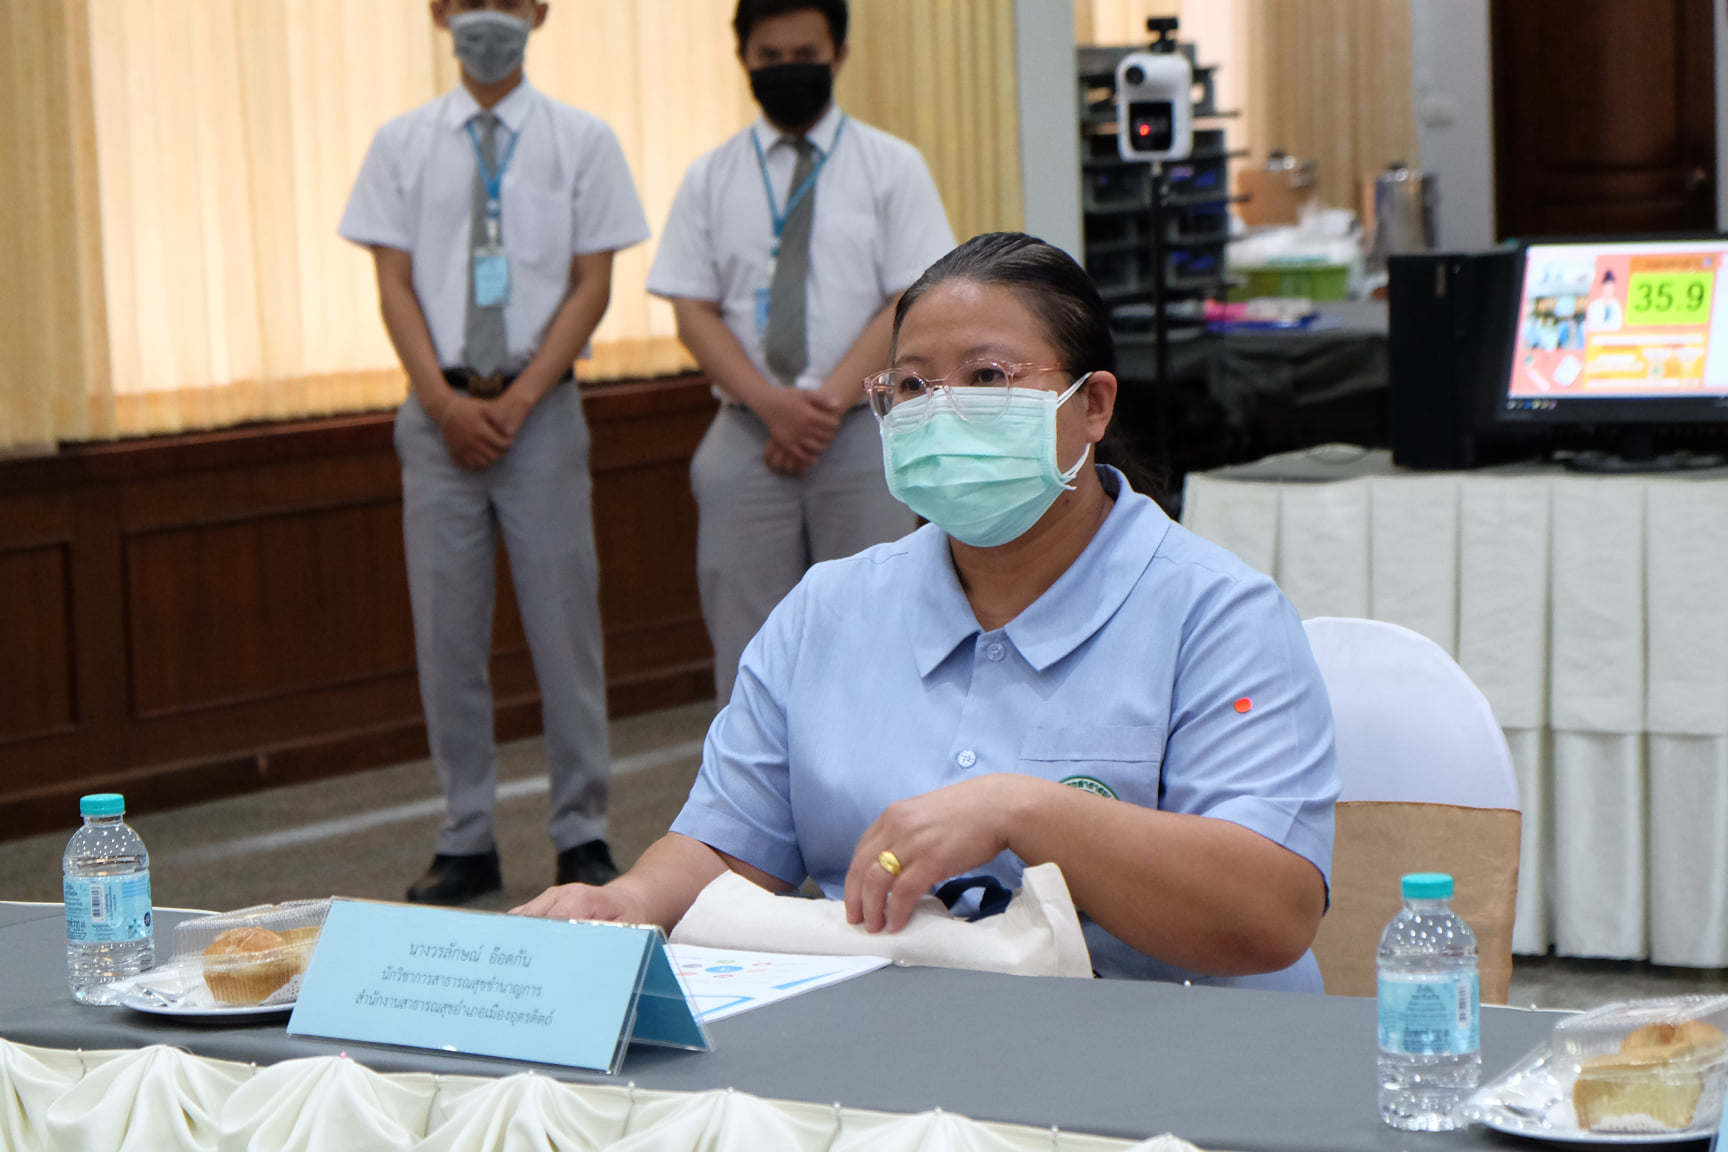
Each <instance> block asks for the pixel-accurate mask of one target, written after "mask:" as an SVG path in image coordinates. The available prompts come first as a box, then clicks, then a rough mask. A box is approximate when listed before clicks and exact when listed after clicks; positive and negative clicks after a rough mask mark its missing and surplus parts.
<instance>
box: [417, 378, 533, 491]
mask: <svg viewBox="0 0 1728 1152" xmlns="http://www.w3.org/2000/svg"><path fill="white" fill-rule="evenodd" d="M522 394H523V393H521V392H519V391H517V390H515V389H512V390H511V391H509V392H505V393H504V394H503V395H501V396H495V397H493V398H492V399H490V400H481V399H479V398H478V397H474V396H468V395H464V394H463V393H460V392H452V393H451V395H450V399H449V401H448V402H447V403H446V404H445V405H444V407H443V409H442V410H441V411H440V412H439V413H438V417H437V419H438V429H439V431H440V432H442V433H443V435H444V444H445V446H446V447H447V448H449V449H450V458H451V459H453V460H455V461H456V463H457V465H458V466H459V467H461V468H464V469H467V470H468V471H470V472H481V471H484V470H485V469H487V468H490V467H492V465H494V464H496V463H498V461H499V460H501V459H503V457H504V453H506V452H508V451H510V446H511V445H512V444H514V443H515V442H516V433H517V432H518V431H519V430H520V429H521V427H522V422H523V421H524V420H526V419H527V418H528V406H527V405H526V404H524V403H523V402H522V401H521V400H520V399H518V398H517V397H519V396H520V395H522Z"/></svg>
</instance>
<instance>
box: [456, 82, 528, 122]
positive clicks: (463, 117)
mask: <svg viewBox="0 0 1728 1152" xmlns="http://www.w3.org/2000/svg"><path fill="white" fill-rule="evenodd" d="M536 96H537V93H536V92H535V90H534V86H533V85H532V84H529V83H528V78H527V77H526V76H524V77H523V78H522V83H520V84H518V85H516V87H514V88H512V89H511V90H510V95H508V96H506V97H504V99H502V100H500V101H498V103H496V104H494V105H493V106H492V114H493V115H494V116H496V117H498V122H499V123H500V124H502V125H504V127H505V128H507V129H508V130H509V131H511V132H520V131H522V125H523V124H524V123H525V122H526V121H527V119H528V112H529V110H530V109H531V108H533V106H534V100H535V97H536ZM479 112H480V102H479V101H478V100H476V99H474V94H473V93H472V92H470V91H468V88H467V86H466V85H463V84H458V85H456V87H454V88H452V89H451V90H450V92H449V94H448V95H447V96H446V97H445V98H444V126H445V127H446V128H448V129H450V130H451V131H461V130H462V129H463V127H464V126H465V125H467V123H468V121H470V120H472V119H474V117H475V116H476V115H478V114H479Z"/></svg>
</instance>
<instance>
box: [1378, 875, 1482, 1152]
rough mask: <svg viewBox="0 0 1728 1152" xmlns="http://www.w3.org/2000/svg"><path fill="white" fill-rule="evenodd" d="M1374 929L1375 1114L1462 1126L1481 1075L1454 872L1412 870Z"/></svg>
mask: <svg viewBox="0 0 1728 1152" xmlns="http://www.w3.org/2000/svg"><path fill="white" fill-rule="evenodd" d="M1402 887H1403V893H1404V908H1403V910H1402V911H1400V912H1399V913H1398V915H1397V916H1396V917H1394V918H1393V920H1392V923H1390V924H1388V925H1386V931H1384V932H1382V933H1381V934H1380V952H1379V959H1380V980H1379V985H1380V1118H1381V1119H1382V1120H1384V1121H1385V1122H1386V1123H1388V1124H1390V1125H1391V1126H1392V1127H1394V1128H1403V1129H1407V1130H1411V1131H1423V1132H1444V1131H1448V1130H1450V1129H1453V1128H1462V1127H1463V1126H1464V1125H1465V1123H1466V1121H1465V1119H1464V1116H1463V1104H1464V1100H1465V1098H1466V1097H1468V1096H1469V1095H1470V1092H1471V1090H1472V1089H1474V1088H1475V1087H1476V1081H1477V1079H1478V1078H1479V1077H1480V1076H1481V1074H1482V1024H1481V1020H1482V992H1481V983H1480V978H1479V976H1478V974H1477V970H1476V934H1475V933H1474V932H1472V931H1470V926H1469V925H1468V924H1466V923H1464V921H1462V920H1460V919H1459V918H1458V916H1457V915H1456V914H1455V913H1454V912H1453V911H1452V905H1451V899H1452V877H1450V876H1448V875H1446V874H1445V873H1443V872H1413V873H1411V874H1410V875H1408V876H1406V877H1404V880H1403V885H1402Z"/></svg>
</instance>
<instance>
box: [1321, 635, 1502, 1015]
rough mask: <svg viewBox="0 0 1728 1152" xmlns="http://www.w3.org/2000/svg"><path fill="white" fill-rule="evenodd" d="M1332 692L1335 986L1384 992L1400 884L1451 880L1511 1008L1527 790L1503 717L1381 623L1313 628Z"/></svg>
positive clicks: (1492, 993)
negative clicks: (1410, 879)
mask: <svg viewBox="0 0 1728 1152" xmlns="http://www.w3.org/2000/svg"><path fill="white" fill-rule="evenodd" d="M1303 626H1304V628H1305V629H1306V630H1307V633H1308V642H1309V645H1310V646H1311V647H1312V648H1313V650H1314V658H1315V661H1316V662H1317V663H1318V664H1319V665H1320V675H1321V676H1322V678H1323V679H1324V680H1325V682H1326V691H1327V694H1328V695H1329V696H1331V698H1332V718H1333V724H1334V727H1335V729H1336V733H1337V745H1338V772H1339V776H1340V777H1341V781H1342V788H1341V792H1340V795H1339V803H1338V809H1337V835H1336V837H1335V840H1334V847H1333V856H1332V903H1331V908H1330V909H1329V910H1328V912H1327V914H1326V919H1325V920H1324V921H1323V922H1322V923H1321V927H1320V934H1319V936H1317V937H1316V939H1315V941H1314V955H1315V958H1316V959H1317V960H1319V962H1320V971H1321V975H1322V977H1323V978H1324V980H1325V983H1326V991H1327V992H1330V993H1333V994H1334V995H1357V996H1371V995H1373V994H1374V985H1375V971H1374V951H1375V947H1376V946H1377V944H1378V943H1379V938H1380V932H1381V930H1382V929H1383V928H1384V927H1385V926H1386V924H1387V922H1388V921H1390V920H1391V919H1392V917H1393V916H1395V915H1396V914H1397V912H1398V908H1399V905H1400V896H1399V892H1398V878H1399V877H1400V876H1402V875H1403V874H1404V873H1406V872H1448V873H1450V874H1451V875H1452V877H1453V879H1454V882H1455V886H1456V892H1457V895H1456V896H1455V898H1454V900H1453V908H1454V909H1455V910H1456V911H1457V912H1458V914H1459V915H1460V916H1462V917H1463V918H1464V920H1465V921H1466V922H1467V923H1468V924H1469V925H1470V927H1471V928H1472V929H1473V930H1474V931H1475V933H1476V939H1477V946H1478V948H1479V950H1480V953H1481V969H1482V999H1483V1001H1484V1002H1486V1003H1498V1004H1503V1003H1505V1002H1506V987H1507V984H1508V982H1509V981H1510V979H1511V974H1512V919H1513V913H1514V907H1515V905H1516V903H1517V895H1518V837H1519V823H1520V820H1521V817H1520V815H1519V811H1518V782H1517V778H1516V776H1515V775H1514V773H1513V768H1512V755H1511V753H1510V752H1509V751H1508V750H1507V747H1506V738H1505V736H1504V735H1503V734H1502V733H1501V731H1500V726H1499V725H1498V724H1497V723H1495V720H1494V713H1493V710H1492V709H1491V708H1490V707H1489V705H1488V701H1487V699H1486V698H1484V697H1483V695H1482V693H1481V691H1480V690H1478V689H1477V687H1476V686H1475V685H1474V684H1472V683H1471V682H1470V678H1469V677H1468V676H1466V675H1465V674H1464V670H1463V669H1462V668H1460V667H1458V665H1457V663H1455V662H1454V661H1453V660H1452V658H1451V657H1450V656H1448V655H1446V652H1445V651H1444V650H1443V649H1442V648H1441V647H1440V646H1439V645H1437V644H1435V643H1434V642H1433V641H1431V640H1429V639H1427V638H1426V637H1424V636H1422V635H1420V634H1418V633H1416V632H1412V631H1410V630H1409V629H1408V628H1402V627H1399V626H1398V625H1396V624H1387V623H1385V622H1383V621H1379V620H1350V619H1337V618H1332V617H1319V618H1316V619H1313V620H1308V621H1305V622H1304V625H1303Z"/></svg>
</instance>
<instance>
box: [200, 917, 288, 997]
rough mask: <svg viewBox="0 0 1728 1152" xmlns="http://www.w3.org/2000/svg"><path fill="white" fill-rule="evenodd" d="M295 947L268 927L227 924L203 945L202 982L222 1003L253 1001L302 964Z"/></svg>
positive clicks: (277, 986) (285, 978)
mask: <svg viewBox="0 0 1728 1152" xmlns="http://www.w3.org/2000/svg"><path fill="white" fill-rule="evenodd" d="M304 957H305V950H304V947H301V948H295V947H294V946H292V945H291V944H290V943H289V942H288V940H286V939H285V938H283V937H282V936H281V935H280V934H278V933H275V932H272V931H270V929H268V928H259V927H256V926H252V925H243V926H241V927H239V928H230V929H228V931H226V932H224V933H222V934H221V935H220V936H218V937H216V939H214V940H212V941H211V942H210V946H209V947H208V948H206V949H204V985H205V987H207V988H209V989H210V995H211V996H213V997H214V998H215V999H216V1000H217V1001H219V1002H220V1003H223V1004H231V1005H234V1006H236V1007H243V1006H247V1005H252V1004H257V1003H259V1002H261V1001H262V1000H264V998H265V997H267V996H269V995H270V994H271V993H272V992H274V991H276V990H277V989H278V988H280V987H282V985H284V984H286V983H288V981H289V980H291V979H293V978H294V976H296V975H297V974H299V973H300V972H301V971H302V970H303V969H304V968H305V960H304Z"/></svg>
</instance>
